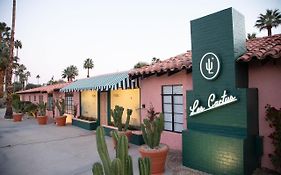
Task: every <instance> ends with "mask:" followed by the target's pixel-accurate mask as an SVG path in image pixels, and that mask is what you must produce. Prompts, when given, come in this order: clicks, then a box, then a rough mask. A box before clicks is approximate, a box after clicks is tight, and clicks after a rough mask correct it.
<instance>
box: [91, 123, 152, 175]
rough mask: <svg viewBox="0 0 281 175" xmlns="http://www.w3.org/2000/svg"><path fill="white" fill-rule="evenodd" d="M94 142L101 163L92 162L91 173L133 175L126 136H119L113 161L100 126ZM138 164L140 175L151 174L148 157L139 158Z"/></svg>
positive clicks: (96, 174) (97, 174)
mask: <svg viewBox="0 0 281 175" xmlns="http://www.w3.org/2000/svg"><path fill="white" fill-rule="evenodd" d="M113 132H116V131H113ZM96 143H97V149H98V153H99V156H100V159H101V161H102V164H101V163H100V162H96V163H94V165H93V168H92V172H93V175H133V163H132V157H131V156H130V155H128V139H127V137H126V136H124V135H122V136H120V138H119V140H118V144H117V148H116V154H115V156H116V157H115V159H114V160H113V161H111V160H110V157H109V153H108V149H107V145H106V142H105V138H104V129H103V128H102V127H100V126H99V127H98V128H97V131H96ZM138 165H139V174H140V175H150V174H151V173H150V159H149V158H139V159H138Z"/></svg>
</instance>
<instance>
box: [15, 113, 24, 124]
mask: <svg viewBox="0 0 281 175" xmlns="http://www.w3.org/2000/svg"><path fill="white" fill-rule="evenodd" d="M22 116H23V114H22V113H13V119H14V122H20V121H22Z"/></svg>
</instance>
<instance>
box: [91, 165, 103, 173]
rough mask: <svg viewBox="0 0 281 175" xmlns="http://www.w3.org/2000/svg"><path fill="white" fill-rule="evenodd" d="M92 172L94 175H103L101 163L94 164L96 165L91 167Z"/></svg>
mask: <svg viewBox="0 0 281 175" xmlns="http://www.w3.org/2000/svg"><path fill="white" fill-rule="evenodd" d="M92 172H93V174H95V175H103V169H102V165H101V163H99V162H96V163H95V164H94V165H93V168H92Z"/></svg>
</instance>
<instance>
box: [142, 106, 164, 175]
mask: <svg viewBox="0 0 281 175" xmlns="http://www.w3.org/2000/svg"><path fill="white" fill-rule="evenodd" d="M147 114H148V115H147V118H146V119H144V120H143V123H142V124H141V130H142V136H143V140H144V142H145V144H146V145H142V146H140V148H139V152H140V154H141V156H142V157H149V158H150V160H151V173H152V174H162V173H164V171H165V162H166V157H167V154H168V151H169V147H168V145H166V144H160V139H161V133H162V131H163V130H164V116H163V114H162V113H160V114H159V113H156V112H155V111H154V107H153V106H152V105H151V106H150V108H149V109H148V111H147Z"/></svg>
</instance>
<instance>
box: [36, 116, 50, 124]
mask: <svg viewBox="0 0 281 175" xmlns="http://www.w3.org/2000/svg"><path fill="white" fill-rule="evenodd" d="M47 121H48V117H47V116H37V122H38V124H39V125H46V124H47Z"/></svg>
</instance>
